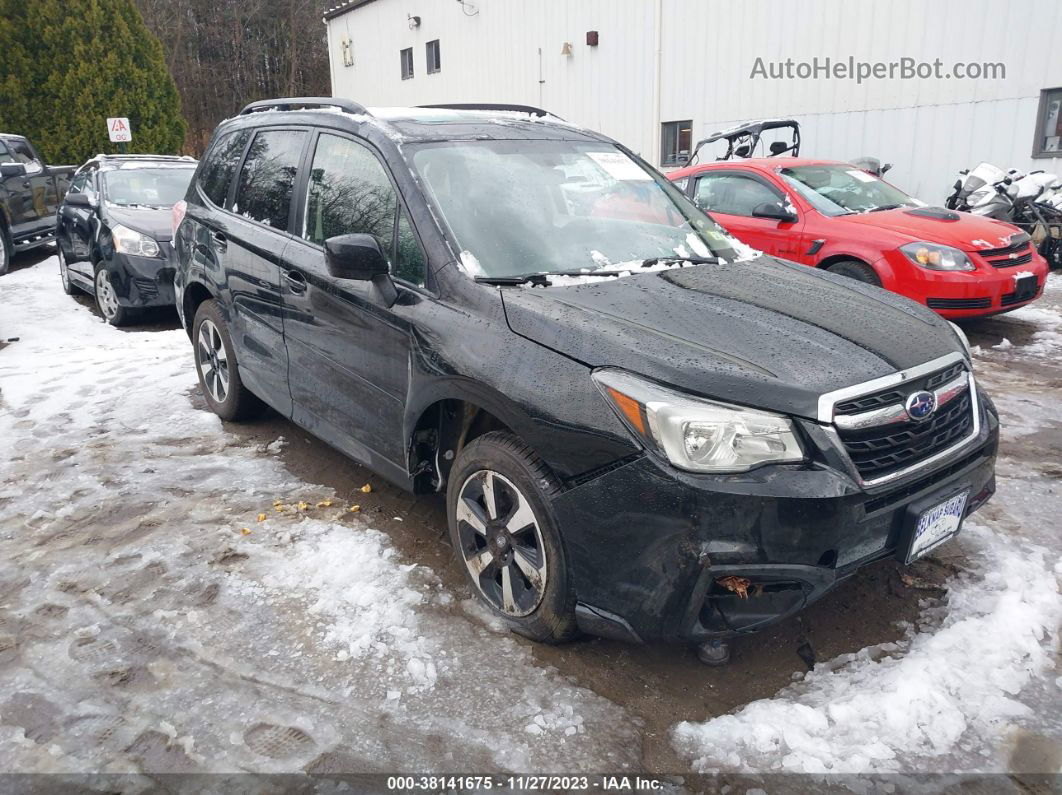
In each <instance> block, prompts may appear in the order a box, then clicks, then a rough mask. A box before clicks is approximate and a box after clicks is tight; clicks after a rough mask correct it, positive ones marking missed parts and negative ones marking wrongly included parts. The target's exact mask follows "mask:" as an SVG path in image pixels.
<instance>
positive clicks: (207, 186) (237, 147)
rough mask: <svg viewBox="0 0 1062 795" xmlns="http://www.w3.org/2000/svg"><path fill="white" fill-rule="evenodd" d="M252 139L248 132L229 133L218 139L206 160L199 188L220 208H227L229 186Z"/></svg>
mask: <svg viewBox="0 0 1062 795" xmlns="http://www.w3.org/2000/svg"><path fill="white" fill-rule="evenodd" d="M250 137H251V133H250V132H249V131H248V130H239V131H237V132H231V133H227V134H225V135H223V136H221V137H220V138H218V140H217V143H215V144H214V146H213V147H212V148H211V150H210V152H208V153H207V156H206V157H205V158H204V163H203V170H202V172H201V173H200V175H199V188H200V189H201V190H202V191H203V193H205V194H206V197H207V198H208V199H210V201H212V202H213V203H214V204H216V205H217V206H218V207H224V206H225V199H226V197H227V196H228V195H229V185H230V184H231V183H232V177H233V175H234V174H235V173H236V166H238V165H239V164H240V155H242V154H243V148H244V146H246V145H247V139H248V138H250Z"/></svg>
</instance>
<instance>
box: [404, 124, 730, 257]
mask: <svg viewBox="0 0 1062 795" xmlns="http://www.w3.org/2000/svg"><path fill="white" fill-rule="evenodd" d="M413 164H414V167H415V168H416V170H417V172H419V174H420V176H421V179H422V181H423V183H424V184H425V185H426V188H427V193H428V195H429V198H430V199H431V201H432V202H433V203H434V205H435V206H436V208H437V209H438V211H439V212H440V213H441V215H442V220H443V221H444V222H445V223H446V225H447V226H448V227H449V229H450V232H451V234H452V235H453V238H454V240H455V241H456V243H457V245H458V246H459V247H460V248H461V249H463V254H462V263H463V267H464V269H465V270H466V271H467V272H469V273H470V275H472V276H483V277H507V276H525V275H528V274H535V273H580V272H586V271H615V270H616V269H617V266H621V267H622V266H624V265H626V266H628V267H631V266H632V265H631V264H632V263H637V264H638V265H641V264H642V262H643V261H644V260H646V259H658V258H659V259H666V258H680V257H694V258H697V257H716V256H718V257H723V258H726V259H736V258H737V253H736V251H735V248H739V249H742V250H744V249H743V247H741V244H740V243H738V242H737V241H736V240H734V239H733V238H731V237H729V236H728V235H727V234H726V233H725V232H723V230H722V229H721V228H720V227H718V226H717V225H716V224H715V223H714V222H713V221H711V220H710V219H709V218H708V217H707V216H705V215H704V213H702V212H701V211H700V210H698V209H697V208H696V207H695V206H694V205H692V204H691V203H690V202H689V201H688V200H687V199H686V198H685V197H684V196H683V195H682V194H681V193H680V192H679V191H678V190H677V189H676V188H675V187H674V186H673V185H671V184H670V183H668V181H667V180H665V179H663V178H662V177H660V176H659V175H656V174H653V173H650V172H649V171H647V170H646V169H644V168H643V167H642V166H641V165H639V164H638V163H637V162H636V161H634V160H633V159H631V158H630V157H629V156H627V155H626V154H624V153H623V152H622V151H620V150H619V149H618V148H616V147H615V146H612V145H609V144H605V143H595V142H590V143H584V142H576V141H526V140H523V141H474V142H445V143H441V144H425V145H422V146H421V147H419V148H418V149H417V150H416V152H415V153H414V155H413ZM464 252H467V253H464Z"/></svg>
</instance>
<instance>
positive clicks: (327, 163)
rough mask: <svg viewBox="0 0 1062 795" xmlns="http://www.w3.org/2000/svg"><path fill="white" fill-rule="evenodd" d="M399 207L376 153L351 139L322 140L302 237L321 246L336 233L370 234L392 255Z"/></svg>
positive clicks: (315, 157)
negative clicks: (396, 211)
mask: <svg viewBox="0 0 1062 795" xmlns="http://www.w3.org/2000/svg"><path fill="white" fill-rule="evenodd" d="M397 205H398V195H397V194H396V193H395V189H394V188H393V187H391V181H390V180H389V179H388V178H387V173H386V172H385V171H384V170H383V166H381V165H380V161H379V160H377V159H376V155H374V154H373V153H372V152H370V151H369V150H368V149H366V148H365V147H364V146H362V145H361V144H357V143H355V142H354V141H351V140H350V139H349V138H340V137H338V136H335V135H322V136H321V137H320V138H319V139H318V141H317V151H316V152H314V155H313V165H312V166H311V167H310V188H309V191H308V192H307V194H306V218H305V222H304V226H303V233H302V236H303V237H305V238H306V239H307V240H311V241H313V242H314V243H317V244H318V245H323V244H324V242H325V241H326V240H328V238H330V237H335V236H336V235H352V234H356V233H364V234H369V235H372V236H373V237H375V238H376V242H377V243H379V244H380V250H381V251H382V252H384V255H385V256H387V257H388V259H390V254H391V241H392V240H393V239H394V229H395V208H396V207H397Z"/></svg>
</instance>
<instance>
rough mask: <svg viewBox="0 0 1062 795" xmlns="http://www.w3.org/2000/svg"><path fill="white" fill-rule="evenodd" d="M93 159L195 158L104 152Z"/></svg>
mask: <svg viewBox="0 0 1062 795" xmlns="http://www.w3.org/2000/svg"><path fill="white" fill-rule="evenodd" d="M92 159H93V160H192V161H194V160H195V158H194V157H192V156H191V155H153V154H149V153H147V152H143V153H140V154H125V155H121V154H119V155H115V154H105V153H101V154H98V155H96V156H95V157H94V158H92Z"/></svg>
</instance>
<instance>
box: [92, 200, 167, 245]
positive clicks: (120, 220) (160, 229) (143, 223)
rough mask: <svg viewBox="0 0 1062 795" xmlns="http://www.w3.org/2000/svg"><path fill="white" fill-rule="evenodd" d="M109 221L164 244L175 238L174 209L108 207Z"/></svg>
mask: <svg viewBox="0 0 1062 795" xmlns="http://www.w3.org/2000/svg"><path fill="white" fill-rule="evenodd" d="M107 221H108V223H110V224H111V225H112V226H113V225H114V224H116V223H117V224H121V225H122V226H127V227H129V228H130V229H133V230H135V231H137V232H140V233H141V234H144V235H147V236H148V237H153V238H155V240H157V241H158V242H159V243H164V242H166V241H168V240H169V239H170V238H172V237H173V208H171V207H162V208H159V209H156V208H153V207H115V206H114V205H113V204H111V205H108V206H107Z"/></svg>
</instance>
